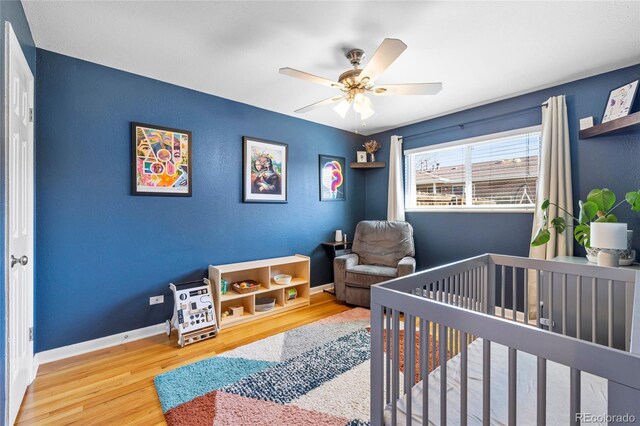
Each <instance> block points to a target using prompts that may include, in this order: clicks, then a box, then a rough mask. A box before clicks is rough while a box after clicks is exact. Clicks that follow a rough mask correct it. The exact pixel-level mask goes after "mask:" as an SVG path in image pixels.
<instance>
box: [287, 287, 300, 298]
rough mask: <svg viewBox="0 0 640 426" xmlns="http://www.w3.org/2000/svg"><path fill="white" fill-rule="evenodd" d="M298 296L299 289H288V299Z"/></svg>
mask: <svg viewBox="0 0 640 426" xmlns="http://www.w3.org/2000/svg"><path fill="white" fill-rule="evenodd" d="M296 297H298V290H296V289H295V288H290V289H287V300H293V299H295V298H296Z"/></svg>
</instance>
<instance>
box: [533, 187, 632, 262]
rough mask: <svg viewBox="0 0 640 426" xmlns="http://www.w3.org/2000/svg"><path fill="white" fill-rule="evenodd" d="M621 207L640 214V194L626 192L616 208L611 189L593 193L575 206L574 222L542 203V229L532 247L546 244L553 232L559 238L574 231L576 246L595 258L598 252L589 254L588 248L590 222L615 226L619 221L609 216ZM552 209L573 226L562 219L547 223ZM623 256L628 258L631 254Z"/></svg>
mask: <svg viewBox="0 0 640 426" xmlns="http://www.w3.org/2000/svg"><path fill="white" fill-rule="evenodd" d="M624 203H628V204H629V205H630V206H631V210H633V211H636V212H640V190H637V191H632V192H627V193H626V194H625V198H624V200H622V201H620V202H619V203H617V204H616V195H615V194H614V193H613V191H611V190H610V189H607V188H602V189H598V188H596V189H593V190H591V192H589V195H587V201H582V200H580V201H579V202H578V205H579V206H580V213H579V215H578V217H577V218H576V217H575V216H573V215H571V214H569V212H567V211H566V210H565V209H563V208H561V207H560V206H558V205H557V204H555V203H551V202H550V201H549V200H544V201H543V202H542V205H541V208H542V211H543V212H544V215H543V220H542V225H541V226H540V229H538V232H537V233H536V236H535V237H534V238H533V240H532V241H531V245H532V246H541V245H544V244H546V243H547V242H549V239H550V238H551V230H552V229H553V230H555V231H556V232H557V233H558V234H562V233H563V232H564V230H565V229H566V228H567V227H573V236H574V238H575V240H576V241H577V242H578V244H580V245H581V246H584V247H585V248H586V249H587V253H588V254H589V255H590V256H593V255H596V256H597V249H595V248H594V249H593V251H592V252H591V253H589V252H590V251H591V250H592V247H591V244H590V241H591V226H590V224H591V222H618V218H617V217H616V216H615V215H614V214H613V213H612V212H613V210H615V209H616V208H618V207H619V206H620V205H622V204H624ZM552 205H553V206H556V207H557V208H558V209H559V210H562V211H563V212H565V214H566V215H567V216H568V217H570V218H571V220H572V221H573V222H574V223H573V224H569V225H567V223H566V220H565V218H564V217H562V216H557V217H554V218H552V219H551V220H549V206H552ZM624 255H630V252H629V253H625V254H624Z"/></svg>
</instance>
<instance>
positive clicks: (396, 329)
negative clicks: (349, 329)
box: [391, 309, 400, 425]
mask: <svg viewBox="0 0 640 426" xmlns="http://www.w3.org/2000/svg"><path fill="white" fill-rule="evenodd" d="M392 333H393V349H392V352H391V354H392V356H393V374H392V379H391V380H392V384H391V393H392V396H391V424H393V425H396V424H398V419H397V417H398V397H399V395H400V389H399V387H400V362H399V360H400V357H399V356H398V354H400V315H399V313H398V310H397V309H394V310H393V330H392Z"/></svg>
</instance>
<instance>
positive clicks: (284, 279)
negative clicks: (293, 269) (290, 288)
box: [273, 274, 293, 285]
mask: <svg viewBox="0 0 640 426" xmlns="http://www.w3.org/2000/svg"><path fill="white" fill-rule="evenodd" d="M292 278H293V277H292V276H291V275H287V274H278V275H276V276H275V277H273V282H275V283H276V284H280V285H286V284H290V283H291V279H292Z"/></svg>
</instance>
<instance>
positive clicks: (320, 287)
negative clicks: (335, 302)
mask: <svg viewBox="0 0 640 426" xmlns="http://www.w3.org/2000/svg"><path fill="white" fill-rule="evenodd" d="M325 290H333V283H327V284H322V285H317V286H315V287H311V290H309V293H311V294H316V293H322V292H323V291H325Z"/></svg>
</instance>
